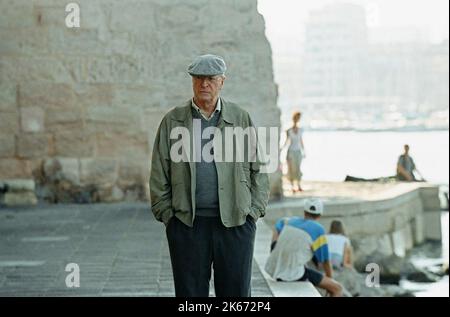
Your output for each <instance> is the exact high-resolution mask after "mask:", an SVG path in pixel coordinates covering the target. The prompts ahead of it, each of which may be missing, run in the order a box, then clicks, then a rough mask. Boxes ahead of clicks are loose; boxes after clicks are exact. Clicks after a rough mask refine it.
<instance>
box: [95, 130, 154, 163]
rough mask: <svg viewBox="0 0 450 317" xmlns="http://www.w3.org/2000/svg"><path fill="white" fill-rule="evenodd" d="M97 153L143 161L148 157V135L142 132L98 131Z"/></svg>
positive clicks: (104, 155)
mask: <svg viewBox="0 0 450 317" xmlns="http://www.w3.org/2000/svg"><path fill="white" fill-rule="evenodd" d="M96 153H97V155H98V156H100V157H117V158H126V159H128V160H135V161H143V160H145V159H148V156H149V150H148V140H147V135H146V134H145V133H142V132H135V133H133V132H131V131H130V132H122V133H114V132H110V133H106V132H103V133H97V152H96Z"/></svg>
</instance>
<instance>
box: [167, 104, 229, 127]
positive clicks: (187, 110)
mask: <svg viewBox="0 0 450 317" xmlns="http://www.w3.org/2000/svg"><path fill="white" fill-rule="evenodd" d="M220 101H221V110H220V112H221V114H222V115H221V118H222V119H223V121H225V122H226V123H229V124H235V123H236V119H235V117H234V116H233V113H231V112H230V108H229V107H228V105H229V104H228V102H227V101H225V100H224V99H223V98H220ZM191 108H192V99H189V101H187V102H186V103H185V104H184V106H181V107H179V108H176V109H175V111H174V113H173V119H175V120H177V121H184V122H186V121H188V120H192V112H191Z"/></svg>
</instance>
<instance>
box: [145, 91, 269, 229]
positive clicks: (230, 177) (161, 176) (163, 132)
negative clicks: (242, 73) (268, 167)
mask: <svg viewBox="0 0 450 317" xmlns="http://www.w3.org/2000/svg"><path fill="white" fill-rule="evenodd" d="M221 101H222V110H221V116H220V118H219V122H218V125H217V128H219V129H220V130H221V132H222V137H223V138H224V137H225V133H224V130H223V129H224V128H225V127H242V128H243V129H245V128H247V127H250V126H254V125H253V123H252V121H251V118H250V115H249V114H248V112H247V111H245V110H243V109H241V108H239V107H238V106H237V105H235V104H233V103H230V102H227V101H225V100H223V99H221ZM176 127H185V128H187V129H188V130H189V133H190V134H189V135H190V136H192V130H193V121H192V112H191V100H189V101H188V102H187V103H186V104H185V105H184V106H180V107H176V108H174V109H172V110H170V111H169V112H168V113H167V114H166V115H165V116H164V118H163V119H162V121H161V123H160V126H159V128H158V132H157V134H156V138H155V142H154V146H153V153H152V159H151V172H150V182H149V185H150V199H151V207H152V212H153V214H154V215H155V218H156V219H157V220H158V221H162V222H163V223H164V224H166V225H167V224H168V222H169V219H170V218H171V217H172V216H176V217H177V218H178V219H180V220H181V221H182V222H183V223H184V224H186V225H188V226H190V227H192V226H193V223H194V219H195V188H196V179H195V178H196V177H195V175H196V173H195V168H196V164H195V162H193V160H192V159H191V160H189V162H183V161H181V162H174V161H173V160H171V158H170V149H171V146H172V145H173V144H174V143H175V142H177V141H178V140H176V139H171V138H170V133H171V131H172V129H173V128H176ZM191 138H192V137H191ZM247 143H248V142H245V148H246V149H248V146H247ZM258 148H259V147H258ZM187 157H189V156H187ZM215 164H216V169H217V177H218V195H219V209H220V216H221V219H222V223H223V224H224V225H225V226H226V227H234V226H240V225H242V224H244V223H245V221H246V217H247V215H250V216H252V217H253V219H255V220H257V219H258V218H259V217H263V216H264V215H265V209H266V206H267V203H268V200H269V178H268V175H267V174H266V173H261V172H260V168H261V166H262V163H261V160H260V156H259V155H258V156H257V159H256V160H254V162H251V161H246V162H217V161H216V162H215Z"/></svg>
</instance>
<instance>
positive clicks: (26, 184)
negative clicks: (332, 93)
mask: <svg viewBox="0 0 450 317" xmlns="http://www.w3.org/2000/svg"><path fill="white" fill-rule="evenodd" d="M0 183H1V184H2V185H0V187H5V185H6V188H7V191H8V192H26V191H29V192H34V190H35V184H34V180H32V179H6V180H3V181H0Z"/></svg>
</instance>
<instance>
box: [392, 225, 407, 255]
mask: <svg viewBox="0 0 450 317" xmlns="http://www.w3.org/2000/svg"><path fill="white" fill-rule="evenodd" d="M392 244H393V247H394V248H393V249H394V254H395V255H396V256H398V257H404V256H405V255H406V241H405V235H404V233H403V230H397V231H394V232H393V233H392Z"/></svg>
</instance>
